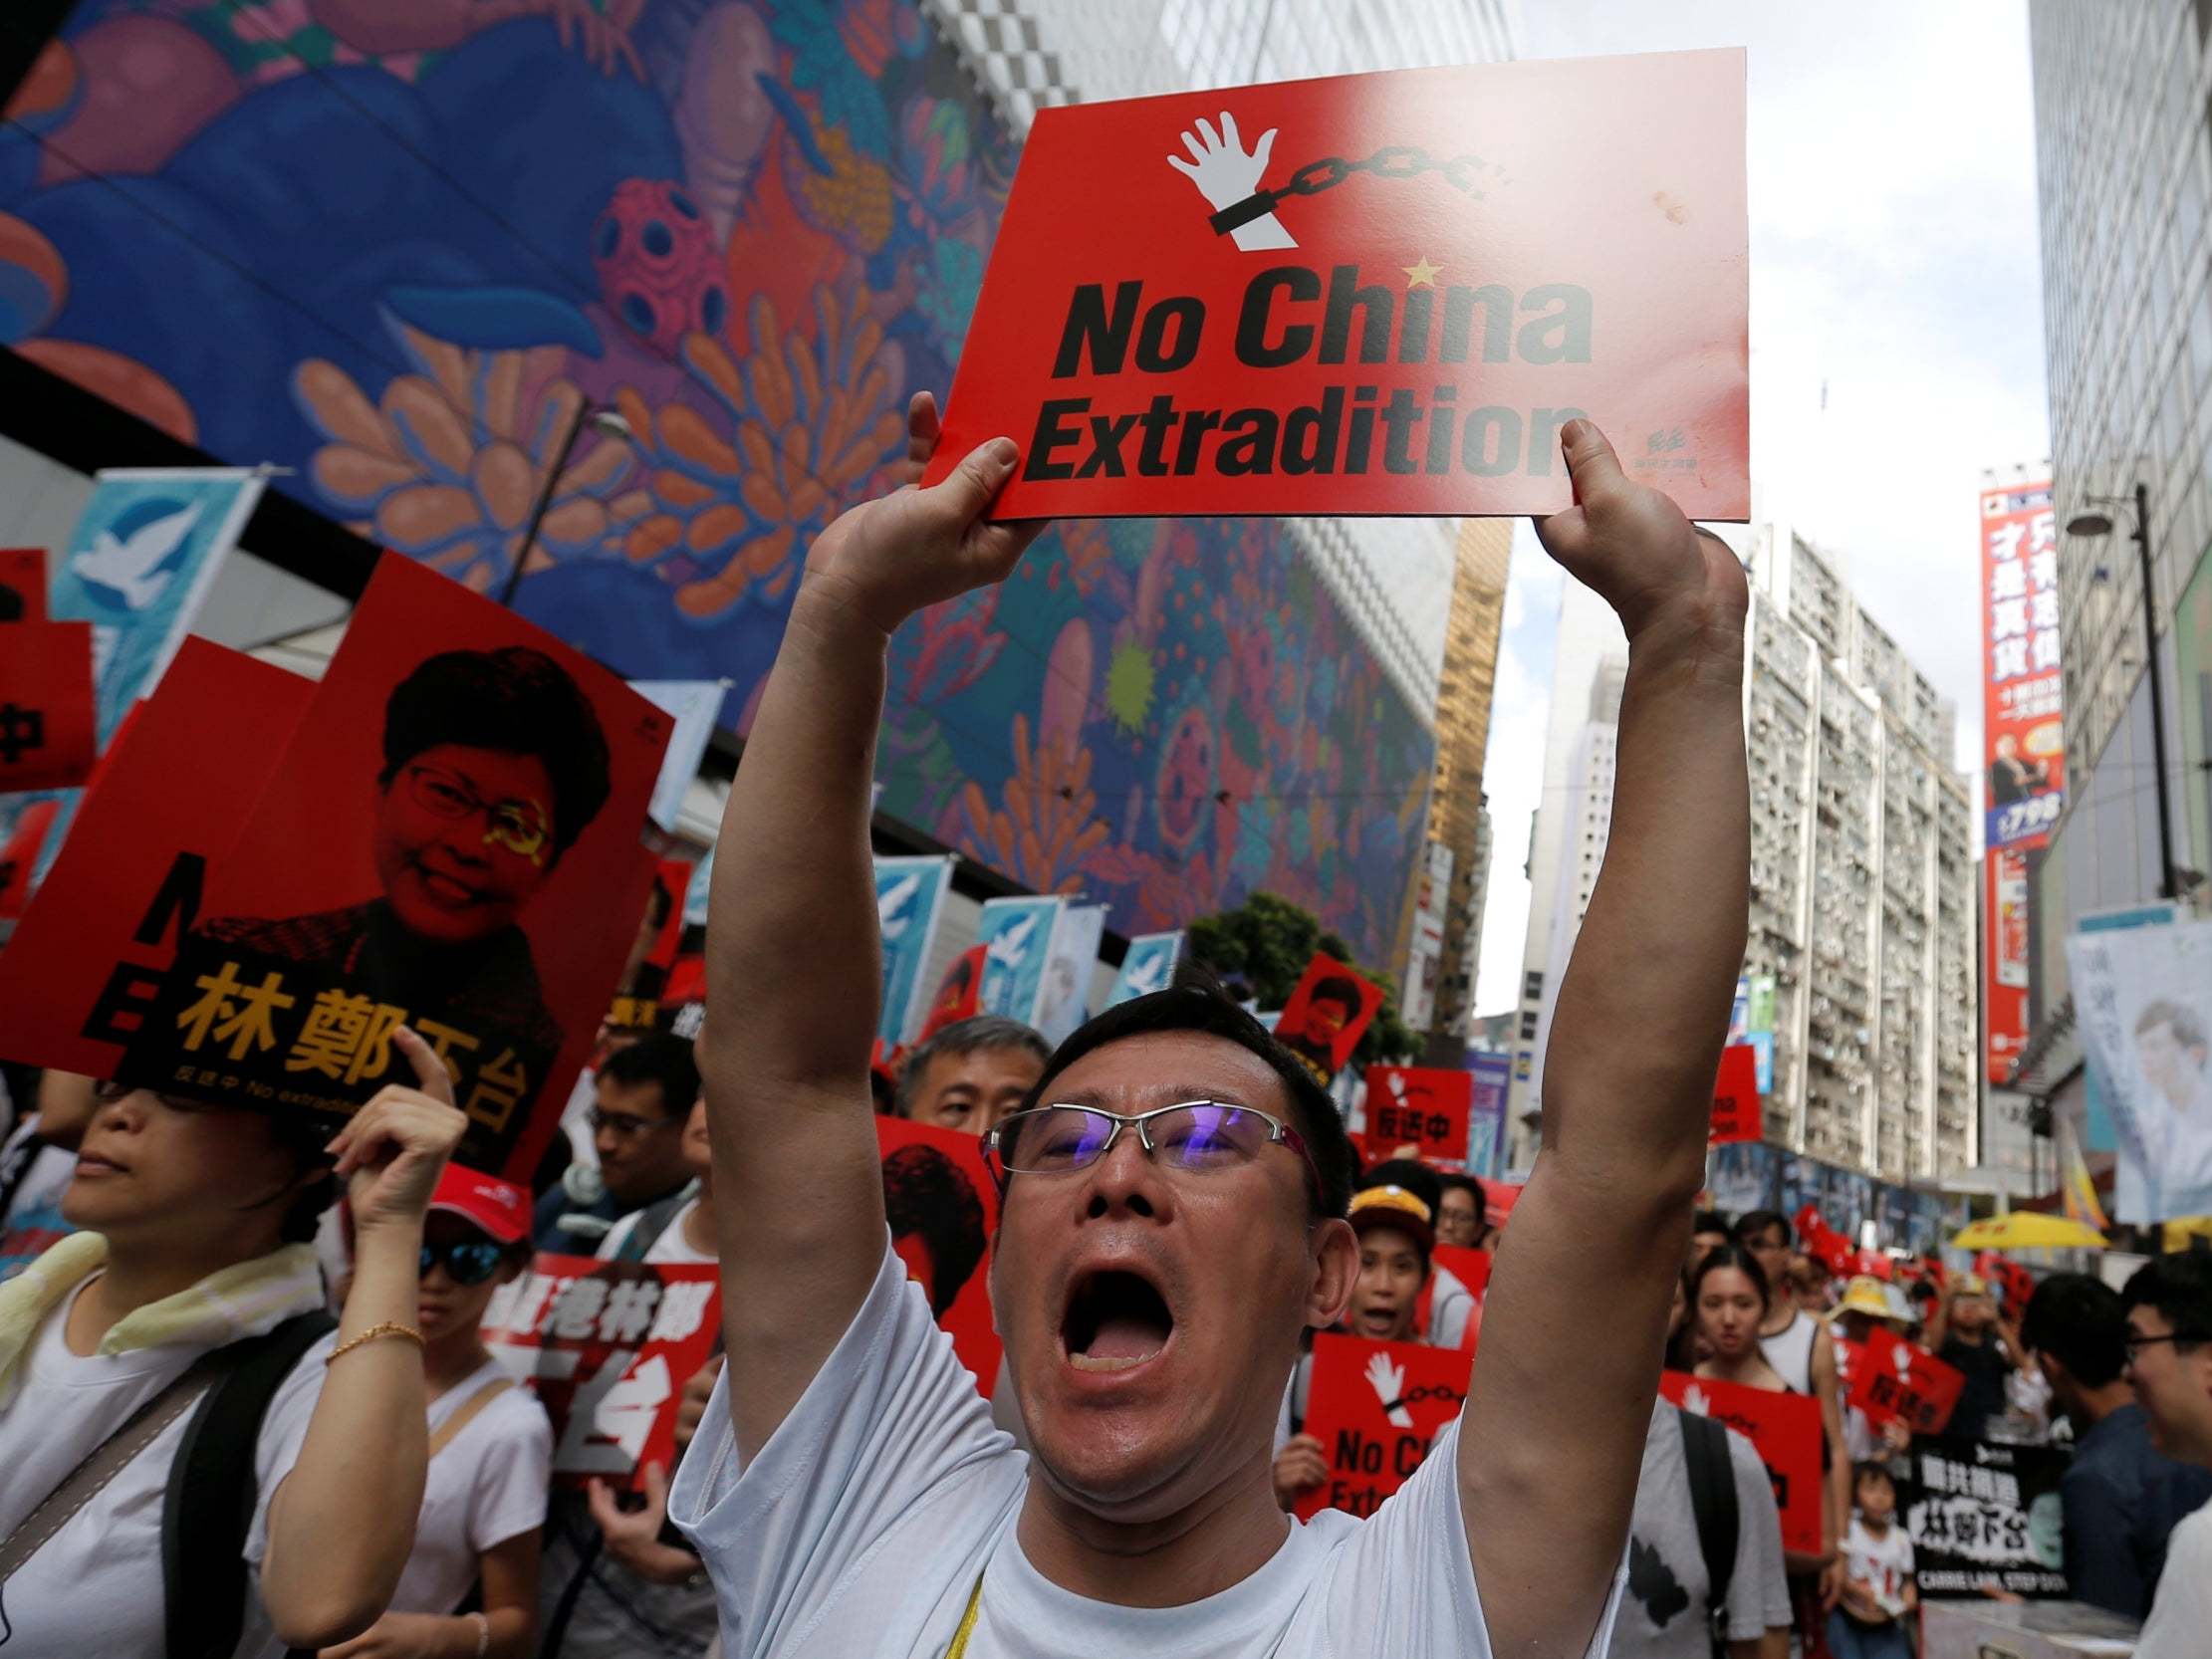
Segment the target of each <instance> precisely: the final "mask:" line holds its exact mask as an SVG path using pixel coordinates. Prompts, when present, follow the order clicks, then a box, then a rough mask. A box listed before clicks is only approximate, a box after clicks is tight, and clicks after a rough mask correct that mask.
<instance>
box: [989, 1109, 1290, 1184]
mask: <svg viewBox="0 0 2212 1659" xmlns="http://www.w3.org/2000/svg"><path fill="white" fill-rule="evenodd" d="M1124 1129H1134V1130H1135V1131H1136V1138H1137V1141H1138V1143H1139V1144H1140V1145H1142V1146H1143V1148H1144V1151H1145V1155H1146V1156H1147V1157H1149V1158H1151V1159H1152V1160H1153V1161H1154V1162H1155V1163H1159V1164H1162V1165H1164V1166H1165V1167H1166V1168H1168V1169H1173V1170H1181V1171H1188V1172H1189V1173H1191V1174H1197V1175H1210V1174H1213V1173H1215V1172H1217V1171H1219V1170H1223V1169H1232V1168H1236V1167H1238V1166H1241V1165H1243V1164H1248V1163H1250V1162H1252V1160H1253V1159H1255V1158H1257V1157H1258V1156H1259V1155H1260V1153H1261V1151H1262V1149H1263V1148H1265V1147H1266V1146H1268V1145H1269V1144H1270V1143H1271V1142H1275V1141H1280V1142H1282V1143H1283V1145H1285V1146H1287V1147H1289V1148H1290V1149H1291V1150H1292V1151H1293V1152H1296V1153H1297V1154H1298V1156H1299V1159H1300V1161H1301V1162H1303V1163H1304V1164H1305V1165H1306V1173H1307V1175H1308V1176H1309V1177H1310V1178H1311V1179H1312V1181H1313V1184H1314V1196H1315V1198H1316V1199H1317V1200H1319V1199H1320V1198H1321V1194H1322V1185H1321V1170H1320V1169H1319V1168H1318V1167H1317V1166H1316V1165H1315V1163H1314V1155H1313V1153H1312V1152H1311V1151H1309V1150H1308V1149H1307V1146H1306V1138H1305V1136H1303V1135H1301V1134H1300V1133H1299V1132H1298V1131H1297V1130H1296V1129H1294V1128H1292V1127H1291V1126H1290V1125H1289V1124H1288V1123H1285V1122H1284V1121H1283V1120H1282V1119H1281V1118H1279V1117H1274V1116H1271V1115H1270V1114H1268V1113H1267V1112H1264V1111H1260V1110H1258V1109H1256V1108H1254V1107H1252V1106H1240V1105H1235V1104H1233V1103H1231V1102H1229V1101H1226V1100H1179V1101H1177V1102H1176V1103H1175V1104H1173V1105H1171V1106H1158V1107H1155V1108H1154V1109H1152V1110H1151V1111H1140V1112H1137V1113H1135V1114H1134V1115H1133V1116H1123V1115H1122V1114H1121V1113H1119V1112H1111V1111H1102V1110H1101V1109H1100V1108H1099V1107H1097V1106H1071V1105H1049V1106H1036V1107H1032V1108H1031V1109H1030V1110H1028V1111H1018V1112H1015V1113H1014V1114H1013V1115H1012V1116H1010V1117H1007V1118H1004V1119H1002V1120H1001V1121H1000V1122H999V1124H998V1126H997V1127H996V1128H994V1129H993V1130H992V1131H991V1132H990V1134H989V1135H987V1136H986V1137H985V1141H984V1144H985V1147H986V1149H987V1151H988V1152H989V1154H990V1156H991V1158H992V1159H993V1160H994V1161H995V1162H996V1163H997V1165H998V1168H999V1170H1000V1171H1001V1174H1002V1178H1003V1176H1006V1175H1067V1174H1071V1173H1073V1172H1074V1171H1076V1170H1079V1169H1086V1168H1088V1167H1090V1166H1091V1165H1092V1164H1095V1163H1097V1162H1098V1161H1099V1160H1100V1159H1101V1158H1103V1157H1105V1156H1106V1154H1107V1153H1108V1152H1110V1151H1112V1150H1113V1143H1114V1142H1115V1141H1116V1140H1118V1139H1120V1138H1121V1131H1122V1130H1124Z"/></svg>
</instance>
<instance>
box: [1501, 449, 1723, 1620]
mask: <svg viewBox="0 0 2212 1659" xmlns="http://www.w3.org/2000/svg"><path fill="white" fill-rule="evenodd" d="M1563 443H1564V446H1565V449H1566V454H1567V463H1568V469H1569V471H1570V473H1571V474H1572V476H1573V478H1574V484H1575V503H1576V504H1575V506H1574V507H1572V508H1570V509H1569V510H1568V511H1566V512H1564V513H1560V514H1557V515H1555V516H1554V517H1552V518H1550V519H1546V520H1543V521H1541V522H1540V523H1539V524H1538V526H1537V531H1538V534H1539V535H1540V536H1541V537H1542V539H1543V541H1544V545H1545V547H1546V549H1547V550H1548V551H1549V552H1550V553H1551V555H1552V557H1553V558H1555V559H1557V560H1558V561H1559V562H1560V564H1562V565H1564V566H1565V567H1566V568H1567V571H1568V573H1569V574H1570V575H1571V576H1574V577H1575V578H1577V579H1578V580H1580V581H1582V582H1584V583H1586V584H1588V585H1589V586H1590V587H1592V588H1594V589H1595V590H1597V592H1598V593H1599V594H1600V595H1602V596H1603V597H1604V598H1605V599H1606V600H1607V601H1608V602H1609V603H1610V604H1611V605H1612V607H1613V609H1614V610H1615V611H1617V612H1618V613H1619V616H1620V620H1621V624H1622V626H1623V627H1624V628H1625V629H1626V631H1627V635H1628V679H1627V685H1626V689H1625V691H1624V692H1623V694H1622V696H1621V702H1620V743H1619V759H1618V766H1617V770H1616V773H1615V779H1614V784H1613V804H1612V833H1611V836H1610V838H1609V840H1608V842H1607V846H1606V851H1605V862H1604V867H1603V869H1602V871H1601V872H1600V874H1599V876H1598V887H1597V890H1596V892H1595V893H1593V895H1592V897H1591V904H1590V911H1589V914H1588V916H1587V917H1586V919H1585V920H1584V923H1583V930H1582V937H1581V938H1580V940H1578V941H1577V943H1576V946H1575V955H1574V961H1573V963H1572V965H1571V966H1570V968H1569V970H1568V974H1567V979H1566V983H1565V984H1564V985H1563V986H1562V987H1561V989H1560V996H1559V1003H1558V1009H1557V1012H1556V1014H1555V1016H1554V1018H1553V1022H1552V1042H1551V1048H1550V1049H1549V1051H1548V1052H1547V1054H1546V1057H1545V1066H1544V1135H1543V1147H1542V1151H1541V1153H1540V1155H1539V1156H1538V1158H1537V1162H1536V1168H1535V1171H1534V1173H1533V1174H1532V1176H1531V1177H1530V1180H1529V1185H1528V1190H1527V1191H1526V1192H1525V1193H1524V1194H1523V1195H1522V1197H1521V1199H1520V1201H1519V1202H1518V1203H1517V1204H1516V1205H1515V1206H1514V1211H1513V1225H1512V1226H1511V1227H1509V1228H1508V1229H1506V1234H1505V1242H1504V1244H1503V1245H1502V1246H1501V1247H1500V1249H1499V1251H1498V1266H1497V1271H1496V1273H1495V1274H1494V1275H1493V1276H1492V1279H1491V1282H1490V1294H1489V1299H1488V1301H1487V1302H1486V1303H1485V1304H1484V1308H1483V1325H1482V1351H1481V1353H1480V1355H1479V1356H1478V1358H1477V1360H1476V1363H1475V1374H1474V1382H1473V1387H1472V1391H1471V1392H1470V1394H1469V1396H1468V1400H1467V1414H1466V1422H1465V1424H1464V1425H1463V1427H1462V1430H1461V1436H1460V1442H1459V1480H1460V1495H1461V1503H1462V1507H1463V1509H1464V1511H1465V1514H1466V1518H1467V1533H1468V1538H1469V1540H1470V1545H1471V1552H1472V1554H1473V1557H1474V1568H1475V1579H1476V1582H1477V1583H1478V1584H1479V1585H1480V1586H1481V1590H1482V1603H1483V1609H1484V1611H1485V1613H1486V1614H1487V1615H1488V1618H1489V1623H1490V1634H1491V1645H1492V1648H1493V1649H1494V1651H1496V1652H1497V1653H1498V1654H1499V1655H1500V1656H1501V1659H1508V1656H1510V1659H1520V1656H1522V1655H1527V1654H1546V1655H1562V1656H1570V1659H1571V1656H1574V1655H1579V1654H1581V1653H1583V1652H1584V1651H1585V1650H1586V1648H1587V1647H1588V1646H1589V1644H1590V1641H1591V1637H1592V1635H1593V1634H1594V1631H1595V1618H1596V1614H1597V1612H1598V1607H1599V1605H1600V1603H1601V1600H1602V1597H1603V1595H1604V1594H1605V1591H1606V1587H1607V1586H1608V1584H1609V1582H1610V1580H1611V1578H1612V1576H1613V1574H1614V1572H1615V1571H1616V1570H1617V1569H1618V1567H1619V1564H1620V1559H1621V1549H1622V1546H1623V1544H1624V1542H1625V1540H1626V1537H1627V1530H1628V1517H1629V1511H1630V1508H1631V1506H1632V1504H1633V1500H1634V1497H1635V1486H1636V1476H1637V1470H1638V1468H1639V1465H1640V1463H1641V1459H1642V1453H1643V1442H1644V1435H1645V1431H1646V1429H1647V1428H1648V1427H1649V1425H1650V1421H1651V1401H1652V1398H1653V1395H1654V1394H1655V1392H1656V1390H1657V1385H1658V1373H1659V1351H1660V1345H1661V1343H1662V1341H1663V1340H1664V1338H1665V1334H1666V1316H1667V1304H1668V1299H1669V1290H1670V1286H1671V1284H1672V1281H1673V1278H1674V1276H1675V1275H1676V1274H1677V1273H1678V1272H1679V1271H1680V1269H1681V1265H1682V1253H1683V1250H1684V1248H1685V1247H1686V1245H1687V1243H1688V1235H1689V1223H1690V1208H1691V1204H1692V1201H1693V1200H1694V1199H1695V1197H1696V1195H1697V1192H1698V1189H1699V1187H1700V1186H1701V1185H1702V1184H1703V1181H1704V1172H1705V1138H1706V1124H1707V1119H1708V1116H1709V1114H1710V1111H1711V1102H1712V1093H1713V1076H1714V1073H1715V1071H1716V1069H1717V1068H1718V1067H1719V1064H1720V1051H1721V1043H1722V1039H1723V1037H1724V1035H1725V1034H1726V1032H1727V1028H1728V1008H1729V1001H1730V998H1731V997H1732V995H1733V994H1734V990H1735V984H1736V975H1737V972H1738V970H1739V969H1740V968H1741V967H1742V964H1743V951H1744V928H1745V917H1746V914H1747V911H1748V908H1749V903H1750V894H1749V883H1750V862H1751V817H1750V804H1749V789H1750V787H1749V782H1748V779H1747V776H1746V773H1745V766H1744V732H1743V716H1742V696H1743V685H1742V680H1743V651H1744V611H1745V607H1746V604H1747V601H1748V593H1747V590H1746V587H1745V583H1744V575H1743V570H1742V568H1741V567H1740V566H1739V565H1738V564H1737V563H1736V560H1735V557H1734V556H1733V555H1732V554H1731V553H1730V552H1729V551H1728V549H1727V547H1726V546H1725V545H1723V544H1722V543H1721V542H1720V541H1719V540H1718V539H1717V538H1714V537H1710V536H1707V535H1705V534H1702V533H1701V532H1699V531H1697V530H1695V529H1693V528H1692V527H1691V525H1690V524H1689V522H1688V521H1687V520H1686V519H1684V518H1683V517H1682V514H1681V512H1680V511H1679V510H1678V509H1677V508H1676V507H1675V506H1674V504H1673V503H1672V502H1671V501H1669V500H1667V499H1666V497H1664V496H1662V495H1660V494H1659V493H1658V492H1656V491H1654V490H1650V489H1646V488H1644V487H1643V486H1641V485H1638V484H1634V483H1631V482H1630V481H1629V480H1628V479H1627V478H1626V477H1624V476H1623V475H1622V473H1621V471H1620V465H1619V463H1618V462H1617V461H1616V460H1615V459H1614V457H1613V452H1612V449H1611V448H1610V446H1609V445H1607V443H1606V442H1605V440H1604V438H1603V436H1602V435H1600V434H1599V432H1598V429H1597V428H1596V427H1595V426H1593V425H1592V424H1591V423H1590V422H1588V421H1584V420H1577V421H1572V422H1570V423H1569V424H1568V427H1567V429H1566V432H1565V433H1564V434H1563Z"/></svg>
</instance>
